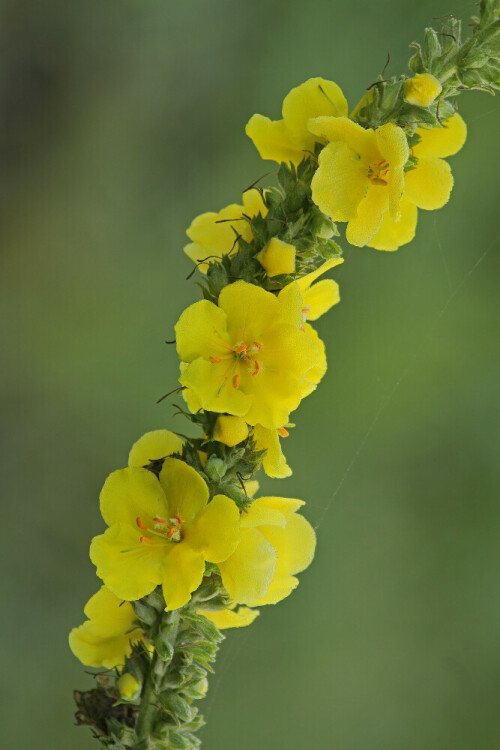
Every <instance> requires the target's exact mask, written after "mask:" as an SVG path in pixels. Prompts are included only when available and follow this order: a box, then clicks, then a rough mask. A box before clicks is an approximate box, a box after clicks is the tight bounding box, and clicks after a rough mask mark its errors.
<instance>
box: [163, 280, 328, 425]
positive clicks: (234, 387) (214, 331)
mask: <svg viewBox="0 0 500 750" xmlns="http://www.w3.org/2000/svg"><path fill="white" fill-rule="evenodd" d="M301 305H302V298H301V294H300V290H299V288H298V286H295V287H293V290H292V292H291V293H290V294H289V295H288V297H287V303H286V304H282V303H281V301H280V299H279V298H278V297H276V296H275V295H274V294H272V293H271V292H266V291H265V290H264V289H261V288H260V287H258V286H254V285H253V284H248V283H247V282H245V281H237V282H235V283H234V284H229V285H228V286H226V287H224V289H223V290H222V292H221V294H220V297H219V304H218V305H214V304H213V303H212V302H209V301H208V300H201V301H200V302H196V303H195V304H194V305H191V306H190V307H188V309H187V310H185V311H184V312H183V314H182V315H181V317H180V319H179V321H178V323H177V325H176V328H175V330H176V340H177V352H178V354H179V357H180V359H181V360H182V363H181V377H180V378H179V380H180V382H181V383H182V385H184V386H185V387H186V388H189V389H190V390H192V391H193V392H194V394H195V397H196V403H197V404H199V405H200V407H201V408H203V409H206V410H207V411H214V412H227V413H228V414H233V415H235V416H240V417H245V420H246V422H247V423H248V424H250V425H254V424H262V425H263V426H264V427H267V428H268V429H272V428H275V427H280V426H281V425H282V424H285V423H286V422H287V421H288V415H289V413H290V412H291V411H293V409H296V408H297V406H298V405H299V402H300V400H301V397H302V388H303V384H304V382H305V377H306V375H307V373H308V371H309V370H310V369H311V368H312V367H314V366H315V365H316V363H317V362H318V360H319V358H320V352H319V350H318V346H317V345H316V344H315V343H314V342H313V341H312V340H311V339H310V338H309V336H307V334H305V333H304V332H303V331H300V330H299V328H298V326H297V325H296V320H297V317H300V316H301V309H302V307H301ZM186 365H187V366H186ZM188 399H189V397H188ZM188 403H189V400H188Z"/></svg>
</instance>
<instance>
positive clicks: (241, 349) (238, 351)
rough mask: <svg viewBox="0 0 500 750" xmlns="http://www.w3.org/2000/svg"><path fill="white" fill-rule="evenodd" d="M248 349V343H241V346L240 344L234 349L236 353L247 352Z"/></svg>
mask: <svg viewBox="0 0 500 750" xmlns="http://www.w3.org/2000/svg"><path fill="white" fill-rule="evenodd" d="M247 349H248V344H240V346H238V348H237V349H235V350H234V351H235V352H236V354H242V352H245V351H246V350H247Z"/></svg>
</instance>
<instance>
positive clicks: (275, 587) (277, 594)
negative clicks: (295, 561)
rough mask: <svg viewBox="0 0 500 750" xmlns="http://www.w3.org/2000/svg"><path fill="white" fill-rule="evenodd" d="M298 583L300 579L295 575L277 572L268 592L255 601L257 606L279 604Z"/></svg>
mask: <svg viewBox="0 0 500 750" xmlns="http://www.w3.org/2000/svg"><path fill="white" fill-rule="evenodd" d="M298 585H299V579H298V578H295V576H288V575H284V574H279V573H277V574H276V575H275V576H274V578H273V580H272V581H271V585H270V586H269V588H268V590H267V593H266V594H265V595H264V596H263V597H262V598H261V599H258V600H257V601H256V602H255V606H259V607H261V606H263V605H264V604H277V603H278V602H280V601H281V600H282V599H285V598H286V597H287V596H289V595H290V594H291V593H292V591H293V590H294V589H296V588H297V586H298Z"/></svg>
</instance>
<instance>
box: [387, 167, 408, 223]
mask: <svg viewBox="0 0 500 750" xmlns="http://www.w3.org/2000/svg"><path fill="white" fill-rule="evenodd" d="M404 174H405V173H404V169H403V167H395V168H394V169H391V171H390V173H389V177H388V181H387V192H388V194H389V214H390V216H391V219H392V220H393V221H396V222H397V221H399V220H400V219H401V200H402V198H403V193H404V187H405V179H404Z"/></svg>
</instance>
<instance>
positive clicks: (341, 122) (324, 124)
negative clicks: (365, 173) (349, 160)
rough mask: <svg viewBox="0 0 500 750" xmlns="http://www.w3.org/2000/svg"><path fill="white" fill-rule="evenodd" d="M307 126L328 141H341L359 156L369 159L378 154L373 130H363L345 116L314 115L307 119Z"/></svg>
mask: <svg viewBox="0 0 500 750" xmlns="http://www.w3.org/2000/svg"><path fill="white" fill-rule="evenodd" d="M308 128H309V130H310V131H311V133H315V134H316V135H318V136H320V137H321V138H326V140H328V141H342V142H343V143H345V144H346V145H347V146H348V147H349V149H350V150H351V151H354V152H355V153H356V154H358V155H360V156H365V157H367V158H370V159H371V158H372V157H373V156H375V157H376V156H377V155H378V150H377V145H376V138H375V131H374V130H365V129H364V128H362V127H361V125H358V123H357V122H353V120H349V118H347V117H315V118H314V119H311V120H309V122H308Z"/></svg>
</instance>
